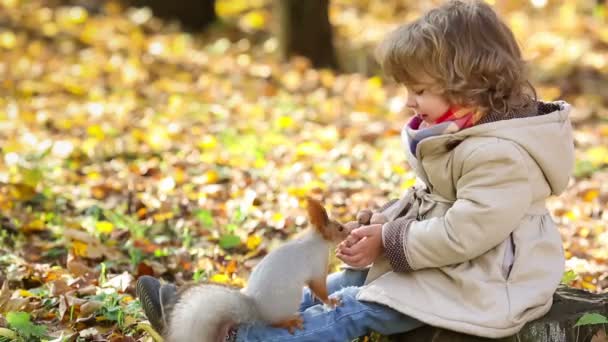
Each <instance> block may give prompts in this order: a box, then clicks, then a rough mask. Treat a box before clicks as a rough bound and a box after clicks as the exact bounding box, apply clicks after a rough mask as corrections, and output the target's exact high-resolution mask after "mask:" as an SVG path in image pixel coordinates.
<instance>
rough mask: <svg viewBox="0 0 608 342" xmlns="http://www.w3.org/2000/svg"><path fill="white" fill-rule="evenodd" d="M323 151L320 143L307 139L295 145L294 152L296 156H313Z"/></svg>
mask: <svg viewBox="0 0 608 342" xmlns="http://www.w3.org/2000/svg"><path fill="white" fill-rule="evenodd" d="M321 153H323V148H322V147H321V145H320V144H319V143H317V142H314V141H307V142H303V143H301V144H298V146H297V147H296V154H297V155H298V156H314V155H319V154H321Z"/></svg>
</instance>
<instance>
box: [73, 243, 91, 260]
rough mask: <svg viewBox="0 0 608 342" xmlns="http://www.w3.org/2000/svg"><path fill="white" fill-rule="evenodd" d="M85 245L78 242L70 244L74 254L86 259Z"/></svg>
mask: <svg viewBox="0 0 608 342" xmlns="http://www.w3.org/2000/svg"><path fill="white" fill-rule="evenodd" d="M87 248H88V246H87V244H86V243H84V242H81V241H78V240H74V241H73V242H72V249H73V250H74V254H75V255H77V256H81V257H86V256H88V255H87Z"/></svg>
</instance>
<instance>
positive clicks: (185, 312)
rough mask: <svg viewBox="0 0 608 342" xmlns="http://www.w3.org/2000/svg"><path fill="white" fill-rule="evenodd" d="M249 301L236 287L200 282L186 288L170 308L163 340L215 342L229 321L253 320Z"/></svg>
mask: <svg viewBox="0 0 608 342" xmlns="http://www.w3.org/2000/svg"><path fill="white" fill-rule="evenodd" d="M257 317H258V314H257V311H256V309H255V304H254V302H253V300H252V299H251V298H250V297H248V296H246V295H244V294H242V293H241V292H240V291H238V290H236V289H231V288H229V287H225V286H220V285H200V286H194V287H191V288H189V289H188V290H186V291H185V292H184V293H182V294H181V295H180V300H179V301H178V302H177V303H176V304H175V307H174V308H173V309H172V311H171V314H170V318H169V326H168V329H167V330H166V333H165V335H166V336H165V339H166V341H167V342H190V341H192V342H216V341H223V339H222V338H223V336H220V335H221V334H222V332H224V331H225V329H226V328H227V327H228V326H230V325H233V324H239V323H244V322H252V321H255V320H256V319H257Z"/></svg>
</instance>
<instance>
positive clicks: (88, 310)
mask: <svg viewBox="0 0 608 342" xmlns="http://www.w3.org/2000/svg"><path fill="white" fill-rule="evenodd" d="M101 307H103V302H100V301H97V300H90V301H88V302H86V303H84V304H82V305H81V306H80V317H88V316H90V315H92V314H93V313H94V312H95V311H97V310H99V309H100V308H101Z"/></svg>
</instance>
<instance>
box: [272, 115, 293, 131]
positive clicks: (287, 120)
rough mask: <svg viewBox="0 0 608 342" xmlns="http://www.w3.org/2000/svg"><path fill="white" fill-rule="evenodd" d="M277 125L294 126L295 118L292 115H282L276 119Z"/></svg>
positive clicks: (283, 126) (282, 126)
mask: <svg viewBox="0 0 608 342" xmlns="http://www.w3.org/2000/svg"><path fill="white" fill-rule="evenodd" d="M276 125H277V126H278V127H279V128H290V127H293V118H292V117H291V116H281V117H279V118H278V119H277V120H276Z"/></svg>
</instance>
